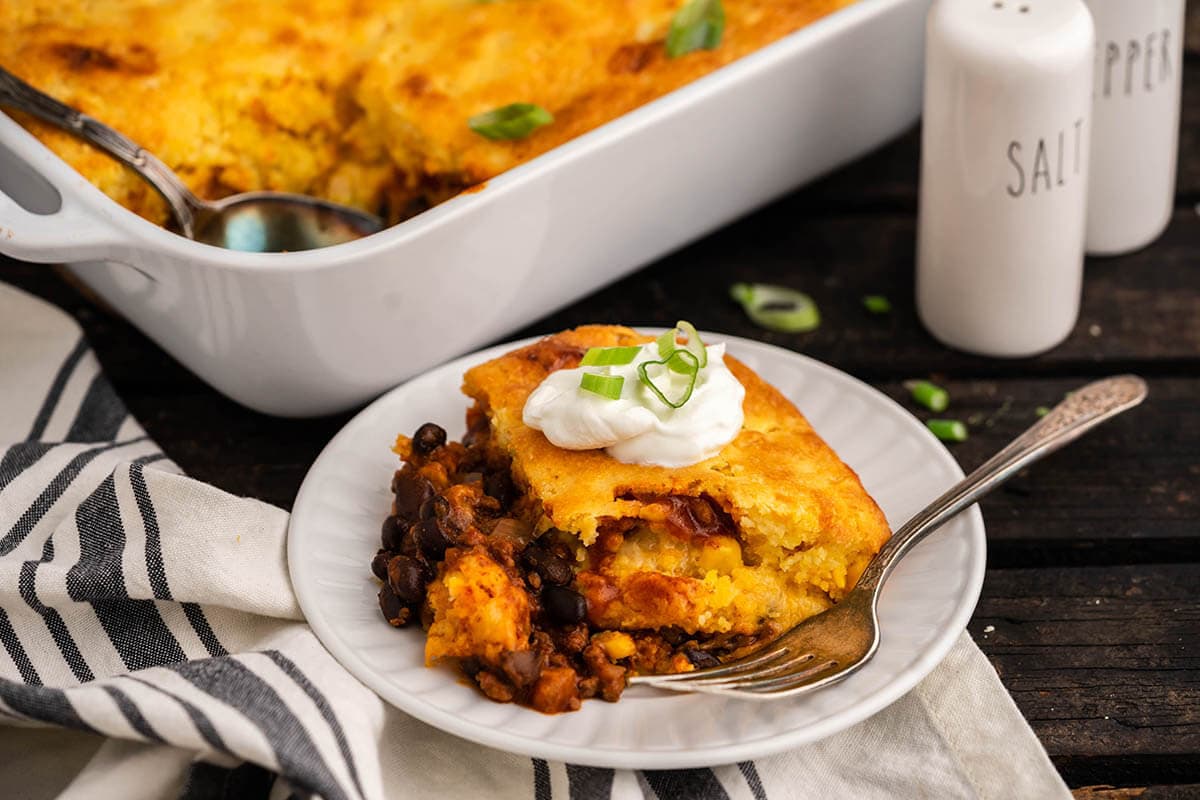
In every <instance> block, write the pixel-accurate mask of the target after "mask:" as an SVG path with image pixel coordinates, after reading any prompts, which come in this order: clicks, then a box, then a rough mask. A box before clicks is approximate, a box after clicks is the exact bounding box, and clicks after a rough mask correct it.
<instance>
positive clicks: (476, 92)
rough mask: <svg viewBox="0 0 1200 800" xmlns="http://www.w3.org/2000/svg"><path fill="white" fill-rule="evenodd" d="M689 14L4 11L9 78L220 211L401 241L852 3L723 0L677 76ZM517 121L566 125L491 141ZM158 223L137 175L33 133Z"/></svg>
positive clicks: (559, 7)
mask: <svg viewBox="0 0 1200 800" xmlns="http://www.w3.org/2000/svg"><path fill="white" fill-rule="evenodd" d="M683 2H684V0H625V2H621V3H596V2H587V0H498V1H497V2H487V3H482V2H478V0H380V1H379V2H371V3H366V2H363V0H305V2H298V1H297V0H287V1H286V2H254V3H248V2H246V0H0V64H2V65H3V66H5V67H6V68H7V69H9V70H11V71H13V72H15V73H16V74H18V75H19V76H21V77H22V78H24V79H25V80H27V81H29V82H30V83H31V84H33V85H34V86H37V87H38V88H40V89H43V90H44V91H47V92H49V93H50V94H52V95H54V96H55V97H57V98H59V99H60V100H63V101H64V102H66V103H69V104H71V105H74V106H76V107H78V108H80V109H82V110H83V111H84V112H85V113H87V114H90V115H92V116H94V117H96V118H97V119H100V120H101V121H103V122H106V123H108V124H110V125H112V126H113V127H115V128H117V129H118V130H120V131H122V132H124V133H126V134H127V135H129V136H130V137H132V138H133V139H134V140H136V141H137V142H139V143H140V144H141V145H143V146H144V147H146V148H147V149H149V150H150V151H151V152H153V153H155V154H156V155H157V156H159V157H160V158H161V159H162V160H163V161H164V162H165V163H166V164H167V165H168V166H170V167H171V168H172V169H174V170H175V171H176V172H178V173H179V174H180V175H181V177H183V179H184V180H185V182H187V183H188V185H189V186H190V187H191V188H192V190H193V191H194V192H196V194H197V195H199V196H200V197H202V198H204V199H210V200H212V199H218V198H221V197H224V196H227V195H230V194H234V193H237V192H243V191H249V190H254V189H272V190H279V191H289V192H300V193H304V194H310V195H314V196H317V197H323V198H326V199H329V200H333V201H335V202H339V203H345V204H348V205H352V206H357V207H359V208H363V209H365V210H368V211H372V212H378V213H381V214H382V215H383V216H384V217H386V218H387V219H389V220H391V221H393V222H395V221H398V220H400V219H402V218H404V217H406V216H410V215H412V214H414V213H417V212H419V211H420V210H422V209H423V208H426V207H428V206H429V205H431V204H433V203H437V202H440V201H441V200H443V199H445V198H448V197H450V196H452V195H454V194H456V193H458V192H459V191H461V190H462V189H464V188H465V187H468V186H471V185H474V184H477V183H479V182H480V181H484V180H487V179H488V178H491V177H492V176H494V175H497V174H499V173H500V172H503V171H505V170H507V169H509V168H511V167H513V166H515V165H517V164H520V163H522V162H524V161H527V160H529V159H530V158H533V157H534V156H536V155H538V154H540V153H543V152H545V151H546V150H548V149H550V148H552V147H554V146H556V145H558V144H560V143H562V142H565V141H567V140H569V139H572V138H574V137H576V136H578V135H579V134H581V133H583V132H585V131H588V130H591V129H592V128H595V127H597V126H599V125H601V124H603V123H605V122H608V121H609V120H612V119H614V118H616V117H618V116H620V115H621V114H624V113H625V112H627V111H630V110H632V109H634V108H636V107H637V106H639V105H642V104H644V103H646V102H648V101H650V100H652V99H654V98H656V97H659V96H661V95H663V94H665V93H667V92H669V91H671V90H673V89H676V88H678V87H680V86H683V85H684V84H686V83H688V82H690V81H692V80H695V79H696V78H698V77H700V76H702V75H706V74H708V73H709V72H712V71H713V70H715V69H717V68H719V67H721V66H723V65H725V64H728V63H729V62H731V61H733V60H735V59H738V58H741V57H742V56H744V55H747V54H748V53H750V52H752V51H754V50H757V49H759V48H761V47H763V46H764V45H766V44H768V43H770V42H772V41H775V40H776V39H779V38H780V37H782V36H785V35H786V34H788V33H791V32H792V31H795V30H797V29H799V28H801V27H803V26H804V25H806V24H808V23H809V22H811V21H812V20H815V19H817V18H819V17H821V16H824V15H825V14H828V13H830V12H832V11H835V10H837V9H839V8H841V7H843V6H845V5H848V4H849V3H850V2H852V0H724V8H725V13H726V20H727V21H726V26H725V32H724V35H723V37H722V40H721V43H720V46H719V47H717V48H716V49H715V50H703V51H697V52H694V53H689V54H687V55H685V56H683V57H680V58H676V59H668V58H667V57H666V55H665V51H664V39H665V37H666V34H667V31H668V30H669V27H670V23H671V18H672V16H673V14H674V13H675V11H676V10H677V9H678V8H679V7H680V6H682V5H683ZM513 102H529V103H537V104H539V105H541V106H543V107H545V108H546V109H547V110H549V111H550V112H551V113H552V114H554V116H555V122H554V123H553V124H551V125H547V126H546V127H544V128H541V129H539V130H538V131H537V132H535V133H534V134H533V135H532V136H530V137H529V138H527V139H523V140H519V141H490V140H487V139H485V138H483V137H482V136H479V135H478V134H476V133H474V132H472V131H471V130H470V129H469V128H468V127H467V119H468V118H469V117H471V116H472V115H474V114H478V113H480V112H483V111H487V110H490V109H493V108H496V107H499V106H503V105H506V104H509V103H513ZM18 119H20V121H21V122H22V124H25V125H27V126H28V127H29V128H30V130H32V131H33V132H34V133H35V134H36V135H37V136H38V137H39V138H40V139H42V140H43V141H44V142H45V143H46V144H47V145H48V146H49V147H50V148H51V149H53V150H54V151H55V152H57V153H58V154H59V155H61V156H62V157H63V158H64V159H66V161H67V162H68V163H70V164H71V165H72V166H73V167H75V168H76V169H77V170H79V171H80V172H81V173H82V174H83V175H84V176H85V177H87V178H88V179H89V180H91V181H92V182H93V183H95V184H96V185H97V186H99V187H100V188H101V189H102V190H103V191H105V192H107V193H108V194H109V195H110V196H112V197H113V198H114V199H116V200H117V201H118V202H120V203H122V204H123V205H125V206H127V207H128V208H131V209H133V210H134V211H136V212H137V213H139V214H142V215H143V216H145V217H147V218H148V219H151V220H153V221H155V222H158V223H163V222H165V221H166V219H167V211H166V206H165V204H163V203H162V201H161V200H160V199H159V197H158V196H157V195H156V194H155V193H154V191H153V190H151V189H150V188H149V187H148V186H147V185H146V184H145V183H144V182H143V181H141V179H139V178H137V177H136V176H135V175H134V174H133V173H132V172H131V171H129V170H127V169H126V168H124V167H123V166H121V165H119V164H117V163H116V162H115V161H113V160H111V159H109V158H108V157H107V156H104V155H101V154H100V153H98V152H97V151H95V150H94V149H92V148H91V147H89V146H87V145H85V144H83V143H81V142H79V141H77V140H75V139H73V138H72V137H70V136H69V135H67V134H65V133H61V132H59V131H56V130H53V129H51V128H50V127H49V126H46V125H44V124H42V123H39V122H36V121H34V120H31V119H29V118H28V117H25V116H19V117H18Z"/></svg>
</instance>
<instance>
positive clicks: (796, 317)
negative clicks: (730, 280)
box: [729, 283, 821, 333]
mask: <svg viewBox="0 0 1200 800" xmlns="http://www.w3.org/2000/svg"><path fill="white" fill-rule="evenodd" d="M729 296H730V297H732V298H733V299H734V300H736V301H737V302H739V303H741V304H742V308H744V309H745V310H746V315H747V316H748V317H750V320H751V321H752V322H754V323H755V324H756V325H760V326H762V327H764V328H766V329H767V330H772V331H780V332H782V333H805V332H807V331H811V330H815V329H816V328H817V327H818V326H819V325H820V324H821V314H820V312H818V311H817V304H816V303H814V302H813V299H812V298H811V297H809V296H808V295H806V294H804V292H798V291H796V290H795V289H789V288H787V287H786V286H772V285H770V284H766V283H735V284H734V285H733V286H731V287H729Z"/></svg>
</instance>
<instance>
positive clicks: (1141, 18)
mask: <svg viewBox="0 0 1200 800" xmlns="http://www.w3.org/2000/svg"><path fill="white" fill-rule="evenodd" d="M1087 4H1088V8H1090V9H1091V11H1092V17H1093V18H1094V20H1095V23H1096V76H1095V88H1094V91H1093V94H1094V98H1095V99H1094V103H1093V110H1092V115H1093V119H1092V164H1091V179H1090V185H1091V188H1090V189H1089V191H1088V221H1087V251H1088V252H1089V253H1095V254H1097V255H1115V254H1117V253H1124V252H1128V251H1130V250H1136V249H1137V248H1139V247H1142V246H1143V245H1146V244H1149V243H1150V242H1152V241H1153V240H1154V239H1156V238H1158V235H1159V234H1160V233H1162V231H1163V228H1165V227H1166V226H1167V223H1168V222H1170V220H1171V211H1172V209H1173V208H1174V204H1175V161H1176V158H1177V155H1178V152H1179V103H1180V96H1181V93H1182V88H1183V30H1184V0H1087Z"/></svg>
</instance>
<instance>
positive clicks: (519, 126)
mask: <svg viewBox="0 0 1200 800" xmlns="http://www.w3.org/2000/svg"><path fill="white" fill-rule="evenodd" d="M551 122H554V115H552V114H551V113H550V112H549V111H547V110H546V109H544V108H542V107H541V106H539V105H534V104H533V103H511V104H509V105H507V106H500V107H499V108H493V109H492V110H491V111H485V112H483V113H482V114H476V115H475V116H473V117H471V118H470V119H469V120H467V126H468V127H470V129H471V130H473V131H475V132H476V133H478V134H479V135H480V136H485V137H487V138H488V139H524V138H525V137H526V136H528V135H529V134H531V133H533V132H534V131H535V130H537V129H538V128H540V127H542V126H543V125H549V124H550V123H551Z"/></svg>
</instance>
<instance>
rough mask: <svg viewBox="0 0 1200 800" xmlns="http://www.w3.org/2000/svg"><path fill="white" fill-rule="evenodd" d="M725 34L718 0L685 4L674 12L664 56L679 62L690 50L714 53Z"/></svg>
mask: <svg viewBox="0 0 1200 800" xmlns="http://www.w3.org/2000/svg"><path fill="white" fill-rule="evenodd" d="M724 31H725V9H724V8H723V7H722V6H721V0H688V2H686V3H684V5H683V8H681V9H679V10H678V11H676V12H675V17H674V18H673V19H672V20H671V30H670V32H668V33H667V55H668V56H670V57H671V58H679V56H682V55H686V54H688V53H690V52H692V51H693V50H715V49H716V47H717V45H719V44H720V43H721V34H722V33H724Z"/></svg>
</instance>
